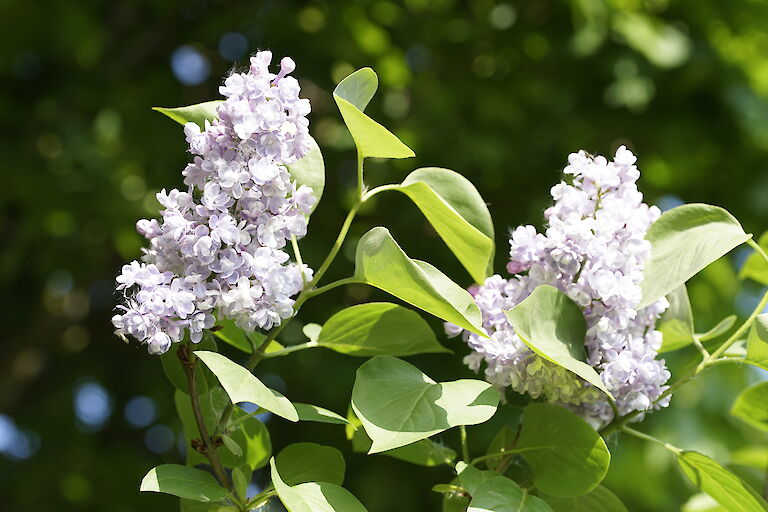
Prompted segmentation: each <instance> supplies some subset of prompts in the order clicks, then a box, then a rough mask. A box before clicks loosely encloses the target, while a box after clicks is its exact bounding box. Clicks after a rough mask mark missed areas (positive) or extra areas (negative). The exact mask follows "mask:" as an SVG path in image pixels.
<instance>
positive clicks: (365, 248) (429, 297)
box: [355, 227, 485, 335]
mask: <svg viewBox="0 0 768 512" xmlns="http://www.w3.org/2000/svg"><path fill="white" fill-rule="evenodd" d="M355 279H357V280H358V281H360V282H362V283H366V284H369V285H371V286H375V287H376V288H379V289H381V290H384V291H385V292H387V293H390V294H392V295H394V296H395V297H397V298H399V299H401V300H403V301H405V302H407V303H409V304H411V305H413V306H416V307H417V308H420V309H422V310H424V311H426V312H427V313H430V314H432V315H435V316H436V317H438V318H441V319H443V320H445V321H448V322H451V323H454V324H456V325H458V326H460V327H463V328H464V329H467V330H470V331H472V332H475V333H478V334H482V335H485V333H484V331H483V328H482V316H481V315H480V310H479V309H478V307H477V305H476V304H475V301H474V300H473V299H472V296H471V295H470V294H469V293H468V292H467V291H466V290H464V289H463V288H461V287H460V286H459V285H457V284H456V283H454V282H453V281H451V280H450V279H448V277H446V276H445V274H443V273H442V272H440V271H439V270H437V269H436V268H435V267H433V266H432V265H430V264H429V263H426V262H424V261H419V260H413V259H411V258H409V257H408V255H406V254H405V253H404V252H403V250H402V249H401V248H400V246H399V245H397V242H395V241H394V239H393V238H392V235H390V234H389V231H388V230H387V229H386V228H383V227H378V228H373V229H372V230H370V231H368V233H366V234H365V235H363V237H362V238H361V239H360V241H359V242H358V244H357V252H356V254H355Z"/></svg>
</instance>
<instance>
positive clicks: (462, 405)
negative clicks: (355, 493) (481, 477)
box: [352, 356, 499, 453]
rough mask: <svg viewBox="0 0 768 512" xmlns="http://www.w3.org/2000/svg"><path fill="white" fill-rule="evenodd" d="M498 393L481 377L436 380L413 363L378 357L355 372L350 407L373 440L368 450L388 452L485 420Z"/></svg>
mask: <svg viewBox="0 0 768 512" xmlns="http://www.w3.org/2000/svg"><path fill="white" fill-rule="evenodd" d="M498 403H499V393H498V391H497V390H496V389H495V388H494V387H493V386H491V385H490V384H488V383H487V382H484V381H480V380H471V379H462V380H457V381H452V382H444V383H437V382H435V381H433V380H432V379H430V378H429V377H427V376H426V375H425V374H423V373H422V372H421V371H420V370H419V369H418V368H416V367H415V366H413V365H411V364H409V363H406V362H405V361H402V360H400V359H397V358H395V357H391V356H377V357H375V358H373V359H371V360H370V361H368V362H366V363H365V364H363V365H362V366H360V368H358V370H357V378H356V379H355V385H354V387H353V389H352V408H353V409H354V411H355V414H357V416H358V417H359V418H360V421H361V422H362V424H363V427H364V428H365V432H366V433H367V434H368V436H369V437H370V438H371V440H372V441H373V444H372V445H371V449H370V450H369V452H368V453H379V452H383V451H386V450H392V449H394V448H399V447H401V446H405V445H408V444H411V443H415V442H416V441H419V440H421V439H426V438H428V437H430V436H432V435H434V434H437V433H438V432H442V431H444V430H447V429H449V428H451V427H456V426H459V425H475V424H478V423H483V422H484V421H487V420H488V419H489V418H490V417H491V416H493V414H494V413H495V412H496V407H497V406H498Z"/></svg>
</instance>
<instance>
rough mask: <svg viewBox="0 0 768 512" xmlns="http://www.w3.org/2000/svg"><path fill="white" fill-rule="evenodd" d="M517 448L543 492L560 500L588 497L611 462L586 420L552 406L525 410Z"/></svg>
mask: <svg viewBox="0 0 768 512" xmlns="http://www.w3.org/2000/svg"><path fill="white" fill-rule="evenodd" d="M515 449H517V450H520V455H522V457H523V458H524V459H525V461H526V462H527V463H528V465H529V466H530V467H531V470H532V471H533V481H534V482H535V483H536V487H537V488H539V489H540V490H541V491H542V492H544V493H546V494H550V495H552V496H557V497H565V498H568V497H572V496H579V495H581V494H585V493H587V492H589V491H591V490H592V489H594V488H595V487H596V486H597V484H599V483H600V482H601V481H602V480H603V478H604V477H605V475H606V473H607V472H608V466H609V465H610V462H611V454H610V452H609V451H608V447H607V446H606V445H605V441H603V438H602V437H600V434H598V433H597V432H596V431H595V430H594V429H593V428H592V427H591V426H590V425H589V423H587V422H586V421H584V420H583V419H581V418H580V417H578V416H577V415H575V414H574V413H572V412H570V411H567V410H565V409H563V408H562V407H558V406H556V405H552V404H546V403H537V404H531V405H529V406H527V407H526V408H525V412H524V413H523V427H522V430H521V431H520V438H519V439H518V441H517V445H516V446H515Z"/></svg>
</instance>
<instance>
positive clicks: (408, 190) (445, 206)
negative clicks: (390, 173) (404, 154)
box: [395, 167, 494, 283]
mask: <svg viewBox="0 0 768 512" xmlns="http://www.w3.org/2000/svg"><path fill="white" fill-rule="evenodd" d="M395 190H399V191H400V192H402V193H404V194H405V195H407V196H408V197H409V198H410V199H411V200H412V201H413V202H414V203H415V204H416V206H418V207H419V209H420V210H421V212H422V213H423V214H424V216H425V217H426V218H427V220H429V222H430V224H432V226H433V227H434V228H435V231H437V233H438V234H439V235H440V237H441V238H442V239H443V240H444V241H445V243H446V245H448V247H449V248H450V249H451V251H452V252H453V253H454V254H455V255H456V257H457V258H458V259H459V261H460V262H461V263H462V265H464V267H465V268H466V269H467V271H468V272H469V273H470V275H471V276H472V278H473V279H474V280H475V282H477V283H482V282H483V281H485V278H486V277H488V276H489V275H491V274H492V273H493V253H494V243H493V237H494V233H493V221H492V220H491V214H490V213H489V212H488V207H487V206H486V204H485V201H483V198H482V197H481V196H480V193H478V191H477V189H476V188H475V186H474V185H473V184H472V182H470V181H469V180H468V179H466V178H465V177H464V176H462V175H461V174H459V173H457V172H454V171H451V170H450V169H440V168H437V167H426V168H422V169H416V170H415V171H413V172H412V173H411V174H409V175H408V177H406V178H405V180H404V181H403V182H402V183H401V184H400V185H399V186H397V187H396V188H395Z"/></svg>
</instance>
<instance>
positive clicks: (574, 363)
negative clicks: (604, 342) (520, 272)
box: [507, 285, 610, 396]
mask: <svg viewBox="0 0 768 512" xmlns="http://www.w3.org/2000/svg"><path fill="white" fill-rule="evenodd" d="M507 318H508V319H509V321H510V323H511V324H512V326H513V327H514V328H515V332H517V335H518V336H520V339H521V340H523V343H525V344H526V345H528V347H530V349H531V350H533V351H534V352H536V353H537V354H538V355H540V356H541V357H543V358H544V359H546V360H548V361H550V362H552V363H555V364H556V365H558V366H562V367H563V368H565V369H566V370H568V371H570V372H572V373H574V374H576V375H578V376H579V377H581V378H582V379H584V380H586V381H587V382H589V383H590V384H592V385H593V386H595V387H596V388H598V389H601V390H602V391H603V392H605V393H606V394H607V395H608V396H610V393H609V392H608V389H607V388H606V387H605V384H603V380H602V379H601V378H600V375H598V373H597V372H596V371H595V369H594V368H592V367H591V366H589V365H588V364H587V363H585V362H584V360H585V358H586V352H585V348H584V339H585V337H586V333H587V325H586V322H585V321H584V314H583V313H582V312H581V309H579V306H577V305H576V304H575V303H574V302H573V301H572V300H571V299H569V298H568V296H567V295H565V294H564V293H563V292H561V291H560V290H558V289H557V288H554V287H552V286H548V285H544V286H539V287H537V288H536V289H535V290H533V293H531V294H530V295H529V296H528V297H527V298H526V299H525V300H523V301H522V302H520V303H519V304H518V305H517V306H515V307H514V308H512V309H511V310H509V311H507Z"/></svg>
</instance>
